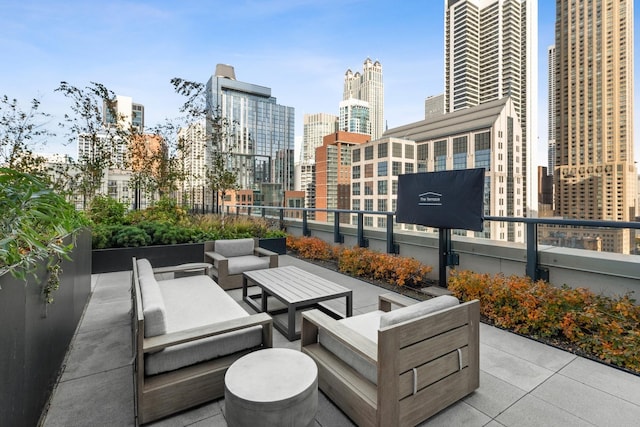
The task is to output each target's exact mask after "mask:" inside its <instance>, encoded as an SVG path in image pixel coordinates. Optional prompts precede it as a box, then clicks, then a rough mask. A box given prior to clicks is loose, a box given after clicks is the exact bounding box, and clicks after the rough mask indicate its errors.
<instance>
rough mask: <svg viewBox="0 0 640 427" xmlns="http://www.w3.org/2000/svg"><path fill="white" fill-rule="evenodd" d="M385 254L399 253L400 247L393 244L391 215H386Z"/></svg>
mask: <svg viewBox="0 0 640 427" xmlns="http://www.w3.org/2000/svg"><path fill="white" fill-rule="evenodd" d="M387 253H388V254H399V253H400V247H399V246H398V245H396V244H395V243H394V242H393V214H387Z"/></svg>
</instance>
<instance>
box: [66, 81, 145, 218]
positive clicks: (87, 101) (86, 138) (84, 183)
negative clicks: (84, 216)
mask: <svg viewBox="0 0 640 427" xmlns="http://www.w3.org/2000/svg"><path fill="white" fill-rule="evenodd" d="M56 92H61V93H62V94H63V95H64V96H65V97H67V98H68V99H69V100H70V101H71V106H70V108H71V113H70V114H65V116H64V122H62V123H60V126H61V127H63V128H66V130H67V138H68V141H69V143H72V144H74V143H78V142H79V143H81V144H82V145H83V149H82V150H79V153H78V157H79V158H78V160H77V163H76V164H75V167H76V169H77V171H78V174H77V175H76V176H77V178H78V180H77V182H76V184H75V187H76V189H77V191H78V192H79V193H80V194H81V195H82V197H83V204H84V207H85V208H86V206H87V205H88V204H89V203H90V202H91V200H92V199H93V197H94V196H95V195H96V194H97V193H98V191H99V189H100V187H101V185H102V181H103V179H104V175H105V171H106V170H108V169H109V168H112V167H114V166H120V167H124V166H125V165H126V159H125V156H126V152H127V150H126V149H123V148H122V147H127V146H128V145H129V143H130V141H131V140H132V139H133V138H134V136H135V135H137V131H136V129H135V127H133V126H125V125H123V123H124V121H123V116H122V115H119V114H118V113H117V110H116V105H117V104H116V97H115V94H114V93H113V92H112V91H110V90H109V89H107V87H106V86H104V85H103V84H101V83H95V82H91V84H90V85H89V86H86V87H85V88H78V87H75V86H73V85H71V84H69V83H67V82H60V86H59V87H58V88H57V89H56ZM103 109H104V110H105V111H106V114H107V115H108V116H110V117H112V118H113V119H114V120H113V121H114V122H115V123H114V124H113V125H112V126H105V125H106V119H107V117H104V116H103Z"/></svg>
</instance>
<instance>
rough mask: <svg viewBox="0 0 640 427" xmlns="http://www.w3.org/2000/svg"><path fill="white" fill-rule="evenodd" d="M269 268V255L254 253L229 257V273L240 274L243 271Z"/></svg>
mask: <svg viewBox="0 0 640 427" xmlns="http://www.w3.org/2000/svg"><path fill="white" fill-rule="evenodd" d="M263 268H269V257H257V256H254V255H240V256H235V257H233V258H229V274H240V273H242V272H244V271H253V270H261V269H263Z"/></svg>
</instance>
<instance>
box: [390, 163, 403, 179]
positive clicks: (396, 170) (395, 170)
mask: <svg viewBox="0 0 640 427" xmlns="http://www.w3.org/2000/svg"><path fill="white" fill-rule="evenodd" d="M401 173H402V162H393V163H392V164H391V174H392V175H393V176H398V175H400V174H401Z"/></svg>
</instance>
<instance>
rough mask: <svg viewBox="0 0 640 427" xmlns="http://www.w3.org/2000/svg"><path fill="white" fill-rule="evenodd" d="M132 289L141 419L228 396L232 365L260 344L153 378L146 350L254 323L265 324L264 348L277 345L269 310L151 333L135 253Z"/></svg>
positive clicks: (165, 269)
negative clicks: (147, 367)
mask: <svg viewBox="0 0 640 427" xmlns="http://www.w3.org/2000/svg"><path fill="white" fill-rule="evenodd" d="M208 267H209V266H208V265H203V266H202V267H201V268H202V269H203V270H204V271H206V270H207V269H208ZM193 269H194V267H193V265H191V266H189V267H187V268H185V267H183V266H177V268H176V269H175V270H174V271H185V270H187V271H190V272H191V271H193ZM171 271H172V269H171V267H162V268H158V269H154V273H158V272H162V273H167V272H171ZM131 294H132V303H133V323H132V327H133V331H132V332H133V340H134V343H133V350H134V386H135V408H136V416H137V420H138V423H139V424H144V423H148V422H151V421H154V420H157V419H159V418H162V417H164V416H167V415H169V414H172V413H175V412H178V411H181V410H184V409H187V408H190V407H192V406H195V405H198V404H201V403H204V402H208V401H211V400H215V399H219V398H221V397H224V375H225V373H226V372H227V369H228V368H229V366H231V364H232V363H233V362H234V361H236V360H237V359H239V358H240V357H242V356H244V355H245V354H247V353H249V352H251V351H254V350H256V349H257V348H254V349H247V350H246V351H242V352H238V353H234V354H232V355H229V356H224V357H219V358H217V359H214V360H210V361H206V362H202V363H198V364H195V365H191V366H187V367H184V368H181V369H178V370H175V371H171V372H167V373H163V374H158V375H153V376H150V377H147V376H145V373H144V356H145V354H148V353H153V352H157V351H160V350H162V349H164V348H167V347H170V346H174V345H178V344H182V343H186V342H190V341H195V340H199V339H202V338H207V337H213V336H215V335H220V334H224V333H227V332H232V331H236V330H240V329H245V328H250V327H253V326H262V344H261V345H260V346H259V347H258V348H268V347H271V346H272V342H273V329H272V319H271V317H270V316H269V315H267V314H266V313H259V314H255V315H251V316H248V317H243V318H240V319H233V320H228V321H223V322H217V323H214V324H210V325H207V326H202V327H199V328H193V329H190V330H185V331H180V332H175V333H170V334H164V335H159V336H155V337H151V338H145V337H144V316H143V308H142V298H141V295H142V294H141V293H140V282H139V280H138V267H137V263H136V259H135V258H133V274H132V292H131Z"/></svg>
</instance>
